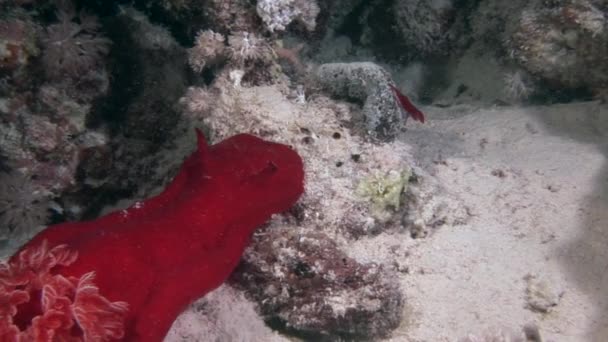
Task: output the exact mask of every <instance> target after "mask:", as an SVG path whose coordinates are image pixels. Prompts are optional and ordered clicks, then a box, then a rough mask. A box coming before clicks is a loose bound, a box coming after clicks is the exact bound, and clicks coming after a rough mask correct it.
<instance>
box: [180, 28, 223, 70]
mask: <svg viewBox="0 0 608 342" xmlns="http://www.w3.org/2000/svg"><path fill="white" fill-rule="evenodd" d="M225 41H226V38H225V37H224V36H223V35H221V34H220V33H216V32H213V31H212V30H204V31H200V32H199V33H198V34H197V35H196V40H195V43H194V46H193V47H192V48H190V49H189V50H188V63H189V64H190V67H192V69H193V70H195V71H197V72H201V71H203V69H204V68H205V67H207V66H211V65H214V64H216V63H218V62H220V61H222V60H224V59H225V56H226V44H225Z"/></svg>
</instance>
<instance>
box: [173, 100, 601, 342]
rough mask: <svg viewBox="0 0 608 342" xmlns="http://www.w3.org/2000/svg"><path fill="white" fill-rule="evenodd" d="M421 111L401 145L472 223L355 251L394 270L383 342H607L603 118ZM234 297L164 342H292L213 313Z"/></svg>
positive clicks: (531, 111)
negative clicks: (525, 339) (392, 309)
mask: <svg viewBox="0 0 608 342" xmlns="http://www.w3.org/2000/svg"><path fill="white" fill-rule="evenodd" d="M425 111H426V113H427V115H428V117H429V120H428V123H426V124H424V125H420V124H416V123H412V122H410V124H409V128H408V131H407V132H406V133H405V134H404V136H403V137H402V138H403V139H405V141H407V142H408V143H409V144H411V145H412V151H414V154H415V158H416V160H417V161H418V162H419V165H418V166H419V167H420V168H422V169H423V170H425V171H426V172H427V173H428V175H427V177H430V178H433V179H432V181H433V182H437V183H438V184H440V185H441V186H440V187H438V188H440V189H441V190H438V191H436V193H434V194H433V196H434V197H435V198H434V199H433V201H435V202H443V203H447V205H448V206H450V205H451V206H453V207H457V206H464V207H465V208H466V210H465V211H466V213H467V215H466V216H468V217H467V218H466V219H464V220H463V219H458V220H453V221H456V222H458V224H457V225H449V224H446V225H443V226H441V227H439V228H437V229H436V230H435V231H434V232H433V233H431V234H430V235H429V236H427V237H425V238H421V239H411V238H409V235H408V234H402V233H396V234H380V235H378V236H377V237H373V238H366V239H359V240H357V241H356V242H353V243H350V244H349V247H348V248H349V250H348V251H347V252H348V253H349V254H350V255H351V256H353V257H355V258H357V259H359V260H360V261H374V260H376V261H379V262H381V263H387V262H396V263H398V264H399V268H400V269H401V270H402V272H400V273H398V274H399V277H400V282H401V285H402V289H403V291H404V294H405V297H406V307H405V312H404V321H403V323H402V324H401V326H400V327H399V328H398V329H397V330H396V331H395V332H393V335H392V337H391V338H390V339H387V340H386V341H458V340H459V339H461V338H463V337H467V336H468V335H469V334H474V335H475V336H477V337H483V336H486V334H491V333H494V334H495V333H497V332H499V331H506V332H514V333H517V332H519V333H520V332H521V329H522V327H524V325H530V324H532V325H535V326H537V327H538V329H539V330H540V332H541V335H542V337H543V341H555V342H561V341H608V325H607V324H608V301H607V300H606V298H608V286H607V285H608V276H605V275H608V272H607V270H608V249H607V248H606V247H607V245H608V163H607V161H606V155H607V153H608V140H607V139H606V138H607V136H608V108H607V107H606V106H605V105H600V104H598V103H596V102H589V103H578V104H565V105H552V106H547V107H496V108H479V109H475V108H471V107H469V106H467V107H459V108H456V107H452V108H444V109H438V108H436V109H433V108H425ZM429 181H431V180H429ZM447 212H450V211H447ZM452 212H454V211H452ZM448 221H450V220H448ZM399 239H403V240H401V241H399ZM396 244H398V245H400V248H397V249H395V248H394V246H395V245H396ZM396 250H397V252H396V253H395V251H396ZM396 254H398V255H396ZM231 291H233V290H231V289H230V288H229V287H227V286H222V287H221V288H220V289H218V290H216V291H214V292H213V293H212V294H210V295H209V296H210V297H209V298H211V299H209V300H211V302H207V305H208V306H209V305H210V306H209V307H208V308H207V314H206V316H209V317H207V321H206V322H201V318H200V317H201V315H200V313H199V314H198V315H197V314H195V312H196V311H197V310H196V309H195V310H188V311H187V312H186V313H185V314H183V315H182V316H181V317H180V318H179V319H178V321H177V322H176V324H175V325H174V327H173V329H172V331H171V333H170V334H169V336H168V338H167V340H166V341H199V340H200V341H203V340H205V339H206V338H208V337H209V336H217V337H218V338H219V340H222V339H223V340H226V341H229V340H230V341H237V340H238V341H289V340H290V339H288V338H284V337H282V336H280V335H277V334H276V333H273V332H271V331H270V330H269V329H268V328H267V327H265V326H264V325H263V324H262V322H261V319H260V318H259V317H256V314H255V311H254V309H253V305H252V303H248V301H247V300H246V299H245V298H244V297H242V296H240V295H239V296H240V297H239V298H240V299H239V301H240V302H241V304H239V305H237V306H236V307H241V308H245V307H251V308H252V309H248V310H240V309H239V314H237V315H235V311H234V309H231V307H234V306H235V305H219V304H217V305H215V306H214V305H213V303H212V302H213V300H216V301H218V300H219V302H220V303H222V302H224V301H225V300H224V299H222V298H233V299H234V298H235V296H234V295H233V294H232V295H231V294H230V292H231ZM214 298H215V299H214ZM204 301H205V300H202V301H199V303H203V302H204ZM233 304H234V303H233ZM199 305H200V304H199ZM194 307H195V308H196V305H195V306H194ZM534 307H536V310H535V309H534ZM538 308H540V309H543V310H547V312H539V311H538ZM203 311H204V310H203ZM212 316H213V317H212ZM197 317H198V318H197ZM203 317H205V315H203ZM239 321H240V322H241V323H238V322H239ZM243 326H247V327H248V328H247V329H245V330H246V331H243V330H242V329H240V328H239V327H243ZM189 332H191V333H192V334H190V333H189ZM218 332H221V334H220V333H218ZM471 340H473V341H503V340H492V339H487V340H485V339H477V340H475V339H471ZM513 341H514V340H513Z"/></svg>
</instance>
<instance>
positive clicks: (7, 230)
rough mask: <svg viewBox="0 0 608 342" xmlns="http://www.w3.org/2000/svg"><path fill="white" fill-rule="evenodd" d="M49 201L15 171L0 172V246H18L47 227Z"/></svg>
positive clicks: (30, 182) (30, 181) (24, 177)
mask: <svg viewBox="0 0 608 342" xmlns="http://www.w3.org/2000/svg"><path fill="white" fill-rule="evenodd" d="M49 205H50V203H49V198H48V196H47V194H45V193H44V192H43V191H42V190H41V189H39V188H37V187H36V186H35V184H34V182H33V181H32V180H30V179H28V178H27V177H26V176H24V175H22V174H21V173H20V172H19V171H12V172H0V244H2V245H4V246H3V247H4V248H6V247H7V246H6V245H12V247H13V248H14V247H16V246H19V245H20V244H22V243H24V242H25V241H26V239H29V238H31V237H32V236H33V235H34V234H35V233H37V232H38V231H40V230H41V229H42V228H43V227H44V226H46V224H47V220H48V216H49V214H48V210H49Z"/></svg>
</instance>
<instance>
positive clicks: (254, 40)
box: [228, 32, 273, 63]
mask: <svg viewBox="0 0 608 342" xmlns="http://www.w3.org/2000/svg"><path fill="white" fill-rule="evenodd" d="M228 45H229V48H228V49H229V53H230V58H231V59H232V60H233V61H235V62H237V63H243V62H246V61H250V60H269V59H272V54H273V52H272V49H271V48H270V46H269V45H268V43H266V41H265V40H264V39H261V38H258V37H257V36H256V35H255V34H253V33H249V32H237V33H235V34H232V35H230V36H228Z"/></svg>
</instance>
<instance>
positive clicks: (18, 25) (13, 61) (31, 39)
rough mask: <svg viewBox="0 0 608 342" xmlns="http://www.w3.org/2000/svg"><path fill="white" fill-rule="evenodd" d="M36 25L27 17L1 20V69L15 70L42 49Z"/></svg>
mask: <svg viewBox="0 0 608 342" xmlns="http://www.w3.org/2000/svg"><path fill="white" fill-rule="evenodd" d="M36 29H37V28H36V26H35V25H34V24H33V23H32V22H31V21H28V20H26V19H17V18H10V19H1V20H0V70H6V69H9V70H14V69H17V68H19V67H22V66H24V65H26V64H27V63H28V61H29V60H30V58H32V57H36V56H37V55H38V54H39V53H40V51H39V48H38V46H37V44H36V37H37V36H36Z"/></svg>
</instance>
